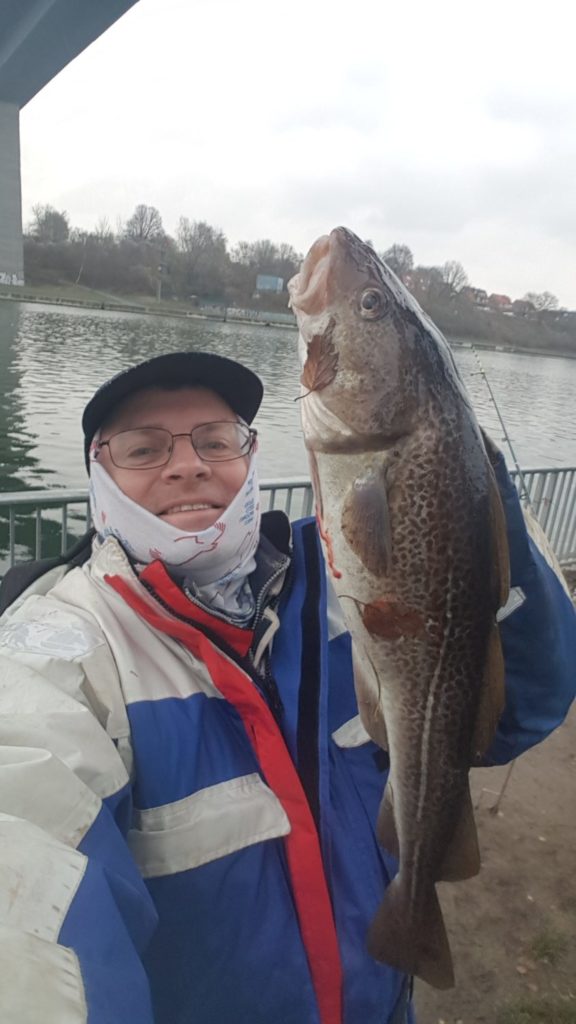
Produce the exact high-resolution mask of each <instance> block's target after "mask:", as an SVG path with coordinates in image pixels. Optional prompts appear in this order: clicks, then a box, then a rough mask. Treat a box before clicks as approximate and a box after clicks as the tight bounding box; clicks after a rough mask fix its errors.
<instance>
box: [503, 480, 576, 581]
mask: <svg viewBox="0 0 576 1024" xmlns="http://www.w3.org/2000/svg"><path fill="white" fill-rule="evenodd" d="M510 476H511V477H512V479H513V481H514V483H515V485H516V488H517V489H518V493H519V494H520V495H521V496H522V495H523V493H524V488H526V493H527V496H528V499H529V502H530V506H531V508H532V510H533V512H534V515H535V516H536V518H537V520H538V522H539V523H540V526H541V527H542V529H543V530H544V533H545V534H546V536H547V537H548V540H549V542H550V544H551V546H552V549H553V551H554V553H555V555H556V558H557V559H558V561H559V562H560V564H561V565H567V564H569V563H570V562H576V467H574V466H567V467H563V468H558V469H523V470H522V471H521V473H518V471H517V470H511V471H510Z"/></svg>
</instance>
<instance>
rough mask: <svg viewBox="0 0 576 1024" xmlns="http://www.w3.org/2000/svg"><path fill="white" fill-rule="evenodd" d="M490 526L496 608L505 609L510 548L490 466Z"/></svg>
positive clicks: (499, 499)
mask: <svg viewBox="0 0 576 1024" xmlns="http://www.w3.org/2000/svg"><path fill="white" fill-rule="evenodd" d="M490 525H491V530H492V586H493V591H494V598H495V601H496V608H495V609H494V614H496V612H497V611H498V608H503V607H504V605H505V604H506V601H507V600H508V595H509V593H510V551H509V548H508V527H507V525H506V516H505V514H504V508H503V505H502V498H501V497H500V491H499V490H498V484H497V483H496V476H495V474H494V470H493V469H492V467H491V466H490Z"/></svg>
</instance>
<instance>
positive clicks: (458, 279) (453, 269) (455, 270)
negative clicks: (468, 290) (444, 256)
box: [440, 260, 468, 292]
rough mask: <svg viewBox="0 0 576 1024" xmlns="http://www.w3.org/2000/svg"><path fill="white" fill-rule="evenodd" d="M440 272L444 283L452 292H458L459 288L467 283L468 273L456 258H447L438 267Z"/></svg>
mask: <svg viewBox="0 0 576 1024" xmlns="http://www.w3.org/2000/svg"><path fill="white" fill-rule="evenodd" d="M440 273H441V274H442V280H443V281H444V284H446V285H447V286H448V288H449V289H450V291H452V292H459V291H460V289H461V288H464V286H465V285H467V284H468V275H467V273H466V271H465V270H464V267H463V266H462V264H461V263H458V260H447V262H446V263H443V264H442V266H441V267H440Z"/></svg>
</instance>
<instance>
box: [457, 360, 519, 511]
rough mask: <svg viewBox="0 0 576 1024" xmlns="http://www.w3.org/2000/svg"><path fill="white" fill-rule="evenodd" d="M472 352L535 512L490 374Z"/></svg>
mask: <svg viewBox="0 0 576 1024" xmlns="http://www.w3.org/2000/svg"><path fill="white" fill-rule="evenodd" d="M472 351H473V353H474V355H475V357H476V362H477V363H478V367H479V373H480V375H481V376H482V377H483V378H484V383H485V384H486V387H487V388H488V394H489V395H490V398H491V400H492V404H493V406H494V408H495V410H496V414H497V416H498V419H499V420H500V426H501V427H502V430H503V432H504V440H505V441H506V443H507V445H508V448H509V449H510V454H511V456H512V461H513V462H514V467H515V469H516V472H517V474H518V479H519V480H520V485H521V488H522V490H521V492H520V498H522V499H523V500H524V501H525V502H526V504H527V505H528V506H529V507H530V509H532V511H534V510H533V508H532V502H531V501H530V495H529V493H528V488H527V486H526V481H525V479H524V474H523V472H522V470H521V468H520V463H519V462H518V459H517V458H516V452H515V451H514V446H513V444H512V439H511V437H510V434H509V433H508V430H507V428H506V424H505V422H504V417H503V416H502V413H501V412H500V409H499V408H498V402H497V401H496V396H495V394H494V392H493V390H492V386H491V384H490V381H489V380H488V374H487V373H486V370H485V369H484V367H483V365H482V363H481V361H480V356H479V355H478V351H477V349H476V346H475V345H472Z"/></svg>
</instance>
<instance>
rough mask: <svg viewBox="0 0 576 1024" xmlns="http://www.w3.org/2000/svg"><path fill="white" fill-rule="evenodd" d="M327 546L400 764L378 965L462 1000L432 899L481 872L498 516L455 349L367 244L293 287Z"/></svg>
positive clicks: (360, 689)
mask: <svg viewBox="0 0 576 1024" xmlns="http://www.w3.org/2000/svg"><path fill="white" fill-rule="evenodd" d="M289 290H290V297H291V305H292V307H293V309H294V311H295V313H296V316H297V319H298V324H299V328H300V345H301V357H302V361H303V371H302V377H301V382H302V398H301V410H302V424H303V432H304V439H305V443H306V447H307V449H308V453H309V457H310V464H311V474H312V480H313V486H314V492H315V501H316V510H317V517H318V523H319V529H320V533H321V536H322V539H323V544H324V548H325V553H326V560H327V564H328V567H329V570H330V571H331V573H332V577H333V583H334V587H335V589H336V592H337V594H338V596H339V599H340V603H341V607H342V611H343V613H344V616H345V619H346V624H347V626H348V629H349V631H350V633H351V636H352V641H353V663H354V681H355V687H356V694H357V699H358V706H359V711H360V716H361V720H362V723H363V725H364V728H365V729H366V731H367V732H368V734H369V736H370V737H371V738H372V739H373V740H374V741H375V742H376V743H378V744H379V745H380V746H381V747H382V748H384V749H387V750H388V751H389V756H390V773H389V778H388V782H387V784H386V788H385V791H384V795H383V800H382V804H381V807H380V812H379V819H378V824H377V831H378V837H379V840H380V842H381V844H382V845H383V847H384V848H385V849H386V850H388V851H389V852H390V853H392V854H393V855H395V856H396V857H397V858H398V860H399V869H398V873H397V875H396V876H395V878H394V879H393V881H392V882H391V884H390V885H389V886H388V888H387V889H386V891H385V892H384V896H383V901H382V904H381V906H380V907H379V908H378V910H377V912H376V916H375V919H374V921H373V923H372V925H371V927H370V930H369V934H368V949H369V952H370V953H371V955H372V956H374V957H375V958H376V959H377V960H380V961H382V962H384V963H387V964H389V965H391V966H392V967H396V968H398V969H399V970H402V971H405V972H407V973H410V974H414V975H417V976H418V977H419V978H422V979H423V980H424V981H426V982H428V983H429V984H431V985H433V986H435V987H437V988H449V987H451V986H452V985H453V984H454V972H453V965H452V956H451V951H450V946H449V942H448V938H447V934H446V929H445V926H444V922H443V918H442V912H441V909H440V904H439V901H438V897H437V894H436V883H437V882H438V881H441V880H447V881H450V880H460V879H465V878H469V877H471V876H473V875H475V874H477V872H478V871H479V869H480V857H479V851H478V841H477V835H476V827H475V824H474V817H473V811H472V803H471V798H470V789H469V782H468V773H469V768H470V767H471V765H474V764H477V763H479V762H480V761H481V759H482V755H483V754H484V753H485V752H486V750H487V748H488V747H489V745H490V741H491V739H492V736H493V734H494V731H495V728H496V724H497V721H498V718H499V716H500V712H501V710H502V707H503V703H504V696H503V694H504V665H503V658H502V651H501V647H500V639H499V633H498V629H497V626H496V618H495V616H496V612H497V610H498V609H499V608H500V607H501V606H502V605H504V604H505V602H506V599H507V595H508V589H509V570H508V566H509V558H508V547H507V538H506V527H505V520H504V514H503V510H502V505H501V502H500V497H499V493H498V489H497V486H496V481H495V477H494V474H493V470H492V466H491V462H490V458H489V455H488V452H487V447H488V446H489V445H490V444H491V442H489V441H488V439H487V438H485V437H484V435H483V433H482V431H481V429H480V427H479V426H478V423H477V421H476V418H475V416H474V412H473V410H472V407H471V404H470V401H469V399H468V397H467V394H466V391H465V388H464V385H463V384H462V382H461V380H460V377H459V374H458V371H457V369H456V365H455V362H454V359H453V356H452V354H451V351H450V348H449V346H448V344H447V342H446V341H445V339H444V338H443V336H442V335H441V334H440V332H439V331H438V330H437V328H436V327H435V326H434V324H433V323H432V322H431V320H430V319H429V318H428V317H427V316H426V314H425V313H424V312H423V311H422V310H421V309H420V307H419V306H418V304H417V302H416V301H415V300H414V299H413V297H412V296H411V295H410V294H409V293H408V292H407V291H406V289H405V288H404V286H403V285H402V283H401V282H400V281H399V280H398V278H397V277H396V276H395V275H394V274H393V273H392V271H391V270H390V269H389V268H388V267H387V266H386V265H385V264H384V263H382V262H381V261H380V260H379V259H378V257H377V256H376V253H375V252H374V251H373V250H372V249H371V248H370V246H369V245H367V244H365V243H363V242H362V241H361V240H360V239H359V238H358V237H357V236H356V235H354V234H353V233H352V232H351V231H348V230H347V229H346V228H342V227H340V228H336V229H335V230H334V231H332V232H331V234H330V235H329V236H326V237H322V238H319V239H318V241H316V242H315V243H314V245H313V246H312V248H311V250H310V252H309V253H308V255H307V257H306V259H305V261H304V263H303V265H302V268H301V270H300V273H298V274H297V275H296V277H294V278H293V279H292V281H291V282H290V285H289Z"/></svg>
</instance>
